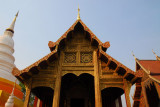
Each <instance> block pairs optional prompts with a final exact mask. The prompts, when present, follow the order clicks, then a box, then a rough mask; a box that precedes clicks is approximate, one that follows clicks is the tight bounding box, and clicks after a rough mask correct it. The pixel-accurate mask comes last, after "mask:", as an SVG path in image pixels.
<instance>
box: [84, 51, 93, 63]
mask: <svg viewBox="0 0 160 107" xmlns="http://www.w3.org/2000/svg"><path fill="white" fill-rule="evenodd" d="M92 56H93V55H92V52H81V63H92V59H93V58H92Z"/></svg>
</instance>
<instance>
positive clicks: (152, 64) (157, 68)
mask: <svg viewBox="0 0 160 107" xmlns="http://www.w3.org/2000/svg"><path fill="white" fill-rule="evenodd" d="M139 63H140V64H141V65H142V66H143V67H144V68H145V69H146V70H148V71H150V76H152V77H153V78H155V79H158V80H160V61H158V60H139Z"/></svg>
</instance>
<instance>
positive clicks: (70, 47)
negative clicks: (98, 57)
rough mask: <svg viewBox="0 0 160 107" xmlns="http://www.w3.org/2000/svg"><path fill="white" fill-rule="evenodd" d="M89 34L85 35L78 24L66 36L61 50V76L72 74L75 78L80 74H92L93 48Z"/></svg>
mask: <svg viewBox="0 0 160 107" xmlns="http://www.w3.org/2000/svg"><path fill="white" fill-rule="evenodd" d="M88 37H89V34H88V33H86V32H85V31H84V29H83V27H82V25H81V24H80V23H78V24H77V25H76V26H75V29H74V30H73V31H71V32H70V33H69V34H68V38H67V39H66V41H65V47H63V49H61V51H62V57H63V58H62V59H63V61H62V62H63V68H62V70H63V75H65V74H66V73H74V74H76V75H77V76H78V75H80V74H81V73H90V74H93V73H92V71H93V50H95V49H97V47H96V46H93V45H92V43H91V41H90V39H89V38H88Z"/></svg>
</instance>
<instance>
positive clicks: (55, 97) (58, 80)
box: [52, 53, 62, 107]
mask: <svg viewBox="0 0 160 107" xmlns="http://www.w3.org/2000/svg"><path fill="white" fill-rule="evenodd" d="M60 56H61V57H60V58H59V61H58V64H57V65H58V66H57V68H58V69H57V77H56V82H55V90H54V95H53V104H52V107H59V102H60V91H61V72H62V53H61V55H60Z"/></svg>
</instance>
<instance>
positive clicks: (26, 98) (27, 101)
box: [24, 86, 31, 107]
mask: <svg viewBox="0 0 160 107" xmlns="http://www.w3.org/2000/svg"><path fill="white" fill-rule="evenodd" d="M30 94H31V88H30V87H28V86H26V96H25V101H24V107H29V100H30Z"/></svg>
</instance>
